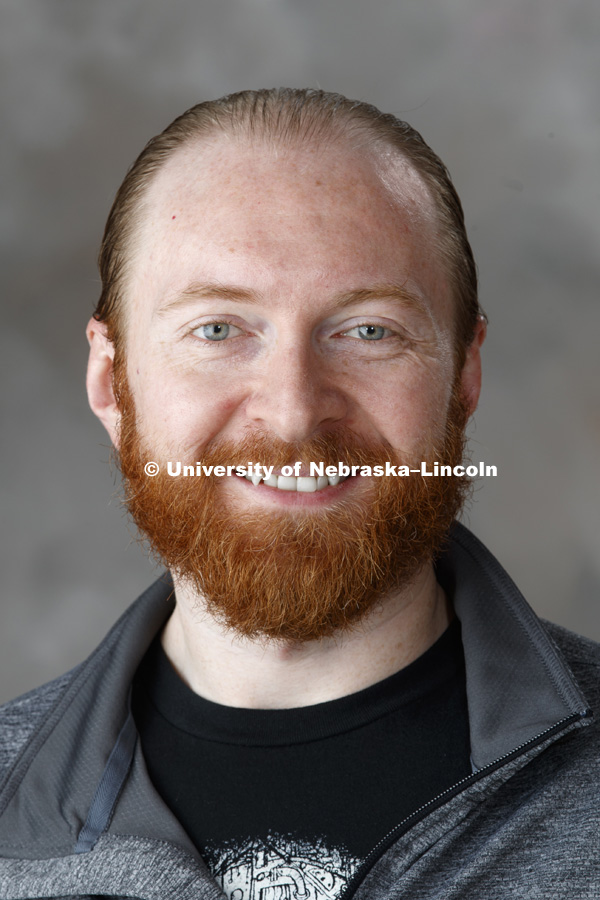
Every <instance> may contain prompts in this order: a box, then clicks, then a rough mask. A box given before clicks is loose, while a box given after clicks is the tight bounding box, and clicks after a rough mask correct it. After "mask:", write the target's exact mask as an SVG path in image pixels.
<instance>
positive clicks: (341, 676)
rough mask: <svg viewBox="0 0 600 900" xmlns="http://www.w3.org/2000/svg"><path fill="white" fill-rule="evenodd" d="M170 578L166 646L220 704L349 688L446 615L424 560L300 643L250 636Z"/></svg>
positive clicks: (305, 701)
mask: <svg viewBox="0 0 600 900" xmlns="http://www.w3.org/2000/svg"><path fill="white" fill-rule="evenodd" d="M173 580H174V583H175V593H176V597H177V603H176V606H175V610H174V612H173V614H172V616H171V618H170V619H169V621H168V622H167V625H166V626H165V629H164V631H163V634H162V645H163V648H164V650H165V653H166V654H167V656H168V658H169V660H170V661H171V664H172V665H173V667H174V668H175V670H176V671H177V673H178V674H179V676H180V677H181V678H182V679H183V681H185V683H186V684H187V685H188V686H189V687H190V688H191V689H192V690H193V691H195V692H196V693H197V694H200V695H201V696H202V697H205V698H206V699H208V700H212V701H214V702H215V703H221V704H223V705H225V706H237V707H245V708H254V709H285V708H291V707H298V706H310V705H312V704H315V703H323V702H325V701H327V700H335V699H336V698H338V697H343V696H346V695H347V694H352V693H355V692H356V691H360V690H362V689H363V688H366V687H369V685H371V684H375V683H376V682H378V681H381V680H382V679H384V678H387V677H388V676H389V675H393V674H394V673H395V672H398V671H399V670H400V669H402V668H404V667H405V666H407V665H409V664H410V663H411V662H413V661H414V660H415V659H417V657H419V656H421V655H422V654H423V653H424V652H425V651H426V650H427V649H428V648H429V647H430V646H431V645H432V644H434V643H435V641H436V640H437V639H438V637H440V635H441V634H442V633H443V632H444V631H445V629H446V628H447V626H448V624H449V623H450V621H451V619H452V616H453V613H452V610H451V608H450V605H449V603H448V601H447V599H446V596H445V594H444V592H443V590H442V588H441V587H440V586H439V584H438V583H437V581H436V580H435V575H434V572H433V567H432V566H428V567H426V568H425V569H423V570H422V571H421V573H420V574H419V576H418V577H417V579H416V580H415V581H414V583H413V584H412V585H411V586H410V587H408V588H406V589H405V590H404V591H402V592H398V593H394V594H391V595H389V596H388V597H387V598H385V599H384V600H383V601H382V603H381V604H379V605H378V606H377V608H376V609H375V610H373V611H372V612H371V613H369V615H368V616H367V617H365V619H364V620H363V621H362V622H361V623H360V625H358V626H357V627H356V628H355V629H354V630H352V631H350V632H348V633H345V634H340V635H334V636H332V637H328V638H323V639H321V640H319V641H313V642H310V643H306V644H294V643H286V642H278V641H264V640H251V639H249V638H241V637H239V636H237V635H235V634H234V633H233V632H231V631H230V630H228V629H226V628H224V627H223V626H222V625H220V624H219V623H218V622H216V621H215V619H214V618H213V617H212V616H211V615H210V614H209V613H207V612H206V610H205V607H204V605H203V601H202V598H201V597H200V598H199V597H198V595H196V594H194V593H193V592H191V591H190V590H189V589H187V588H186V586H185V585H183V584H181V583H178V579H177V578H176V577H175V576H174V578H173Z"/></svg>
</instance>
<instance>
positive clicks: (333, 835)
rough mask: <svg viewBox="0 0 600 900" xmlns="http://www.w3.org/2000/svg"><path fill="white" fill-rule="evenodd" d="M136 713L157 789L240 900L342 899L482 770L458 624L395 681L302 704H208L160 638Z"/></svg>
mask: <svg viewBox="0 0 600 900" xmlns="http://www.w3.org/2000/svg"><path fill="white" fill-rule="evenodd" d="M133 708H134V716H135V720H136V723H137V727H138V730H139V733H140V738H141V743H142V749H143V752H144V757H145V759H146V763H147V766H148V771H149V774H150V777H151V779H152V782H153V783H154V785H155V787H156V789H157V791H158V793H159V794H160V795H161V796H162V798H163V799H164V801H165V802H166V804H167V805H168V806H169V807H170V809H171V810H172V811H173V812H174V814H175V815H176V816H177V818H178V819H179V821H180V822H181V823H182V825H183V826H184V828H185V829H186V831H187V833H188V835H189V836H190V838H191V839H192V841H193V842H194V843H195V844H196V846H197V847H198V849H199V851H200V853H201V854H202V856H203V858H204V859H205V860H206V862H207V864H208V865H209V867H210V868H211V870H212V872H213V874H214V875H215V878H216V879H217V881H218V883H219V884H220V885H221V887H222V888H223V890H224V891H225V893H226V894H227V895H228V896H229V897H230V898H232V900H247V898H250V897H255V896H257V897H258V896H260V897H263V895H264V897H265V898H267V897H273V898H275V897H282V898H285V897H305V898H306V900H308V898H313V897H314V898H321V897H323V898H333V897H337V896H339V894H340V893H341V892H342V891H343V889H344V887H345V885H346V884H347V882H348V880H349V878H350V877H351V876H352V874H353V873H354V871H355V870H356V868H357V867H358V865H360V863H361V862H362V860H363V859H364V858H365V857H366V856H367V854H368V853H369V852H370V851H371V850H372V849H373V847H374V846H375V845H376V844H377V843H378V841H380V840H381V839H382V838H383V837H384V836H385V835H386V834H387V833H388V832H389V831H390V830H391V829H393V828H394V827H395V826H396V825H398V824H399V823H400V822H401V821H402V820H403V819H405V818H406V817H407V816H409V815H410V814H411V813H412V812H414V811H415V810H416V809H418V808H419V807H420V806H422V805H423V804H424V803H426V802H427V801H428V800H431V799H433V798H434V797H435V796H437V795H438V794H439V793H441V792H442V791H444V790H445V789H446V788H448V787H451V786H452V785H453V784H455V783H456V782H457V781H459V780H460V779H461V778H464V777H466V776H467V775H469V774H470V772H471V768H470V765H469V732H468V717H467V701H466V692H465V675H464V657H463V652H462V644H461V639H460V624H459V622H458V620H457V619H455V620H454V621H453V622H452V624H451V625H450V626H449V628H448V629H447V630H446V632H445V633H444V634H443V635H442V636H441V637H440V638H439V640H438V641H437V642H436V643H435V644H434V645H433V646H432V647H431V648H430V649H429V650H428V651H427V652H426V653H424V654H423V655H422V656H421V657H419V659H417V660H416V661H415V662H413V663H412V664H411V665H409V666H407V667H406V668H404V669H402V670H401V671H400V672H397V673H396V674H395V675H392V676H390V677H389V678H386V679H385V680H384V681H381V682H379V683H378V684H374V685H372V686H371V687H368V688H366V689H365V690H362V691H358V692H357V693H355V694H351V695H349V696H347V697H342V698H340V699H337V700H331V701H329V702H327V703H318V704H316V705H313V706H307V707H300V708H295V709H278V710H261V709H238V708H233V707H228V706H221V705H220V704H218V703H213V702H211V701H209V700H205V699H204V698H203V697H199V696H198V695H197V694H195V693H194V692H193V691H192V690H190V688H188V687H187V686H186V685H185V684H184V682H183V681H182V680H181V679H180V678H179V676H178V675H177V674H176V673H175V671H174V669H173V668H172V666H171V664H170V663H169V661H168V659H167V657H166V656H165V654H164V651H163V650H162V648H161V645H160V642H159V641H158V639H157V640H156V641H155V642H154V644H153V645H152V647H151V648H150V650H149V651H148V653H147V655H146V657H145V658H144V660H143V662H142V665H141V666H140V668H139V670H138V673H137V675H136V679H135V683H134V693H133ZM236 892H237V893H236Z"/></svg>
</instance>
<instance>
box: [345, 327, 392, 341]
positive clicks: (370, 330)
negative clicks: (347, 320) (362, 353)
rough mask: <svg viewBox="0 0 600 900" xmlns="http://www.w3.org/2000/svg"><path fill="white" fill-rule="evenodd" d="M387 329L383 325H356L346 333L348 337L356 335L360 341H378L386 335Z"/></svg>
mask: <svg viewBox="0 0 600 900" xmlns="http://www.w3.org/2000/svg"><path fill="white" fill-rule="evenodd" d="M388 330H389V329H387V328H384V326H383V325H357V326H356V328H351V329H350V331H347V332H346V334H347V335H349V336H350V337H355V336H356V337H358V338H360V340H362V341H380V340H381V339H382V338H384V337H385V336H386V332H387V331H388Z"/></svg>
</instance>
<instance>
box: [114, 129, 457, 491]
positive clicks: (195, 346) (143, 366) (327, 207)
mask: <svg viewBox="0 0 600 900" xmlns="http://www.w3.org/2000/svg"><path fill="white" fill-rule="evenodd" d="M382 171H385V178H383V179H382V176H381V173H382ZM384 181H385V183H383V182H384ZM315 185H318V188H319V189H318V190H316V189H315ZM148 200H149V203H148V214H147V217H146V219H145V224H144V226H143V228H142V234H141V235H140V240H139V241H138V242H137V246H138V247H140V248H142V250H140V251H138V252H137V256H136V257H135V258H134V262H133V266H132V278H131V282H130V283H131V290H130V297H129V304H130V308H129V323H130V327H129V330H128V371H129V376H130V378H131V380H132V386H133V392H134V398H135V401H136V404H137V407H138V409H139V411H140V414H141V427H142V431H143V433H144V434H145V435H147V436H148V443H149V445H150V446H152V447H155V448H157V449H158V451H159V452H162V453H164V455H165V458H180V457H182V456H183V454H184V453H189V454H191V456H192V457H194V458H200V456H201V451H202V447H203V446H204V445H205V444H206V443H207V442H210V441H215V440H216V441H218V440H220V439H236V438H239V437H240V436H241V435H242V434H244V433H245V431H246V429H247V428H249V427H250V428H253V429H257V430H262V431H266V432H267V433H269V432H272V433H273V434H275V435H277V437H279V438H280V439H282V440H303V439H306V438H308V437H310V436H311V435H313V434H314V433H316V432H318V431H319V430H321V429H325V430H326V429H329V428H335V427H336V426H337V425H339V424H343V425H344V426H347V427H350V428H352V429H354V430H355V431H356V432H357V433H359V434H364V435H365V436H368V437H375V438H379V439H384V440H387V441H389V443H390V444H391V445H392V447H394V448H395V449H396V450H397V451H398V452H399V453H400V454H415V453H416V454H418V453H419V451H420V449H421V447H424V446H426V445H427V444H428V443H429V441H430V440H431V439H432V436H433V437H435V436H436V435H438V434H439V431H440V428H441V425H442V423H443V422H444V421H445V415H446V410H447V405H448V400H449V396H450V389H451V384H452V377H453V368H452V367H453V363H452V353H451V344H452V312H451V305H450V302H449V296H448V288H447V284H446V279H445V276H444V273H443V271H442V270H441V268H440V266H439V265H438V263H437V260H436V259H435V251H434V246H435V241H434V238H435V223H434V219H433V212H432V207H431V203H430V200H429V198H428V195H427V192H426V190H425V188H424V186H422V185H421V183H420V182H419V180H418V178H417V177H416V176H415V175H414V173H412V171H411V170H410V169H407V167H406V165H405V164H402V165H401V166H400V168H398V166H396V169H394V166H392V165H387V164H384V163H382V162H381V160H379V161H373V160H371V159H369V158H367V157H364V156H359V155H356V154H351V153H349V152H347V151H341V150H340V149H339V148H338V149H333V148H331V149H320V150H319V151H318V152H315V151H311V150H307V149H294V150H286V151H285V152H282V151H281V149H280V150H278V153H277V156H275V155H274V154H272V153H271V152H270V151H269V150H268V148H265V147H262V146H255V147H253V146H245V147H242V146H238V145H236V144H235V143H234V142H232V141H227V142H225V141H221V142H219V141H218V140H216V141H214V142H211V143H208V144H207V143H204V144H202V145H193V146H190V147H188V148H185V149H184V150H182V151H179V152H178V153H177V154H176V155H175V156H174V157H173V158H172V159H171V160H170V162H169V163H168V164H167V165H166V166H165V167H164V169H163V170H162V171H161V173H160V174H159V176H158V178H157V180H156V182H155V183H154V184H153V185H152V187H151V189H150V192H149V198H148ZM172 205H176V206H177V208H178V210H179V212H178V216H177V224H176V226H174V227H173V228H167V227H166V224H167V222H166V219H167V218H168V216H167V217H165V212H166V211H167V210H168V209H169V206H171V207H172ZM169 224H170V222H169ZM195 281H203V282H204V281H210V282H217V283H219V284H227V285H232V284H233V285H237V286H241V287H244V288H245V289H247V290H251V291H253V292H255V293H256V294H257V295H259V297H260V300H259V302H258V303H255V304H245V303H232V302H231V301H229V300H223V299H219V298H216V299H214V300H212V301H210V302H209V301H207V300H206V299H203V300H202V301H199V302H198V304H197V308H195V307H191V306H190V307H186V308H185V309H183V308H182V309H179V310H177V311H176V312H172V313H169V314H168V315H166V316H164V317H161V316H157V315H156V310H157V309H158V308H159V307H160V306H161V304H164V303H165V302H168V301H169V300H170V299H172V298H173V297H175V296H177V294H178V293H179V292H181V291H183V290H184V289H185V288H186V287H187V286H188V285H189V284H190V283H192V282H195ZM384 282H394V283H397V284H400V285H405V286H407V287H408V288H410V290H412V291H413V293H416V294H417V295H418V296H420V297H421V298H422V299H423V302H424V304H425V306H426V307H427V309H428V310H429V320H417V319H416V318H415V316H414V315H413V314H412V313H410V314H409V313H407V311H406V310H404V309H401V308H399V307H398V305H397V304H394V303H390V302H389V301H388V302H383V301H382V303H381V304H380V303H379V302H369V303H364V304H362V305H360V304H359V305H358V307H352V308H350V309H345V310H342V311H340V310H339V308H338V307H337V306H336V304H335V301H336V298H337V297H338V296H339V295H340V294H342V293H344V292H346V291H350V290H355V289H362V288H370V287H372V286H373V285H377V284H380V283H384ZM223 317H226V318H227V317H228V318H229V319H230V320H231V321H232V322H233V323H234V324H235V325H236V327H238V328H240V329H241V331H242V336H237V337H235V338H232V339H228V340H227V341H224V342H222V343H221V344H219V345H218V346H216V345H215V343H214V342H213V344H212V345H211V346H208V342H206V341H204V342H202V341H201V340H200V339H199V338H198V337H194V336H191V335H190V333H189V332H190V330H191V329H192V328H193V327H194V324H195V323H196V322H197V321H198V320H201V321H202V322H207V321H208V322H210V321H213V322H215V321H217V322H218V321H220V320H221V319H222V318H223ZM364 322H374V323H375V324H380V323H381V324H383V325H384V326H385V327H386V328H388V329H391V330H394V329H396V330H398V331H399V332H402V333H403V334H404V333H407V334H408V335H409V337H410V338H411V339H410V340H409V341H404V343H402V342H399V341H398V340H397V339H396V344H395V345H393V346H392V344H390V341H389V340H388V342H387V344H385V347H386V350H385V352H384V351H383V346H384V342H383V341H382V342H381V344H380V345H379V346H378V347H376V346H375V342H372V343H371V344H368V342H366V341H361V340H358V339H357V338H356V337H341V336H340V335H342V334H344V328H345V327H346V326H348V328H349V329H351V328H352V327H355V326H356V324H360V323H364ZM133 372H136V376H135V377H133V378H132V373H133ZM228 489H229V488H228ZM230 489H231V490H235V489H236V488H235V485H232V486H231V488H230Z"/></svg>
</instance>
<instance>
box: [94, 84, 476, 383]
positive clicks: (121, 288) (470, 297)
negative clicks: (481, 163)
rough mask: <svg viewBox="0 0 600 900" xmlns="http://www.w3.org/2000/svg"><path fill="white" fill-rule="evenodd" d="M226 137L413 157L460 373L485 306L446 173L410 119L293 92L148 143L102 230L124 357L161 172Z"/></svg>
mask: <svg viewBox="0 0 600 900" xmlns="http://www.w3.org/2000/svg"><path fill="white" fill-rule="evenodd" d="M219 134H225V135H229V136H239V137H240V138H242V139H244V138H245V139H246V140H249V141H250V140H260V141H263V142H264V141H266V142H267V143H273V144H275V145H277V144H280V145H289V146H293V145H296V146H301V145H303V144H312V145H319V144H323V143H334V144H336V145H337V146H344V145H345V146H347V147H349V149H359V148H363V149H364V148H371V149H372V150H374V151H376V150H377V148H381V149H382V150H384V151H389V150H390V149H391V150H396V151H397V152H398V154H399V156H401V157H403V158H404V159H405V160H407V161H408V163H409V164H410V165H411V166H412V167H413V169H414V170H415V171H416V172H417V173H418V175H420V177H421V179H422V181H423V182H424V184H425V186H426V188H427V190H428V192H429V194H430V196H431V200H432V203H433V207H434V209H435V211H436V214H437V231H438V245H437V247H436V250H437V253H438V256H439V258H440V259H441V262H442V265H443V266H444V268H445V271H446V272H447V275H448V279H449V284H450V288H451V291H452V295H453V298H454V303H455V356H456V365H457V371H460V369H461V368H462V365H463V363H464V360H465V354H466V349H467V347H468V346H469V344H470V343H471V341H472V339H473V335H474V331H475V325H476V322H477V316H478V315H479V314H480V308H479V303H478V298H477V271H476V267H475V262H474V260H473V253H472V251H471V246H470V244H469V240H468V238H467V233H466V229H465V223H464V215H463V210H462V205H461V202H460V200H459V197H458V195H457V193H456V190H455V188H454V185H453V184H452V181H451V179H450V175H449V173H448V170H447V169H446V167H445V165H444V164H443V162H442V161H441V160H440V159H439V157H438V156H437V155H436V154H435V153H434V152H433V150H431V148H430V147H429V146H428V145H427V144H426V143H425V141H424V140H423V138H422V137H421V135H420V134H419V133H418V132H417V131H416V130H415V129H414V128H412V127H411V126H410V125H409V124H408V123H407V122H404V121H402V120H401V119H397V118H396V117H395V116H393V115H391V114H389V113H382V112H380V110H378V109H377V108H376V107H375V106H372V105H371V104H368V103H363V102H361V101H357V100H349V99H348V98H347V97H344V96H342V95H341V94H334V93H327V92H326V91H320V90H309V89H306V90H300V89H293V88H274V89H272V90H259V91H241V92H239V93H236V94H230V95H228V96H226V97H222V98H220V99H219V100H210V101H207V102H205V103H199V104H198V105H196V106H193V107H191V109H188V110H187V112H184V113H183V114H182V115H180V116H179V117H178V118H177V119H175V120H174V121H173V122H172V123H171V124H170V125H169V126H168V127H167V128H165V130H164V131H163V132H161V133H160V134H158V135H157V136H156V137H153V138H152V139H151V140H150V141H149V142H148V143H147V144H146V146H145V147H144V149H143V150H142V152H141V153H140V155H139V156H138V158H137V159H136V160H135V162H134V163H133V165H132V166H131V168H130V169H129V171H128V172H127V175H126V176H125V179H124V181H123V183H122V185H121V187H120V188H119V190H118V191H117V194H116V197H115V200H114V203H113V205H112V208H111V210H110V213H109V216H108V220H107V223H106V228H105V231H104V237H103V240H102V245H101V249H100V255H99V268H100V276H101V279H102V293H101V296H100V299H99V301H98V305H97V307H96V310H95V312H94V316H95V318H96V319H97V320H98V321H101V322H104V323H106V325H107V330H108V336H109V338H110V339H111V340H112V341H113V342H114V344H115V351H116V354H117V356H118V357H119V359H120V361H122V360H123V353H124V333H123V332H124V321H125V316H124V302H125V293H126V277H127V273H128V265H129V263H130V261H131V258H132V255H133V247H134V243H135V236H136V232H137V230H138V229H139V227H140V217H141V216H142V215H143V205H144V199H145V196H146V193H147V191H148V189H149V187H150V185H151V184H152V181H153V179H154V177H155V175H156V173H157V172H158V171H159V170H160V169H161V168H162V166H163V165H164V164H165V163H166V162H167V160H168V159H170V157H171V156H172V155H173V154H174V153H175V152H176V151H177V150H178V149H179V148H181V147H183V146H184V145H186V144H190V143H191V142H194V141H197V140H199V139H202V138H203V137H205V138H211V137H215V136H218V135H219Z"/></svg>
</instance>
